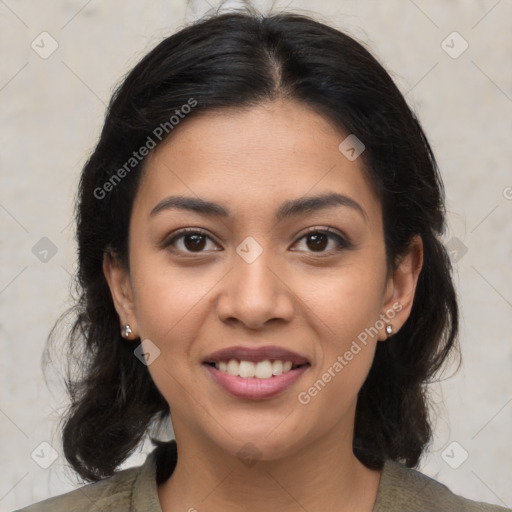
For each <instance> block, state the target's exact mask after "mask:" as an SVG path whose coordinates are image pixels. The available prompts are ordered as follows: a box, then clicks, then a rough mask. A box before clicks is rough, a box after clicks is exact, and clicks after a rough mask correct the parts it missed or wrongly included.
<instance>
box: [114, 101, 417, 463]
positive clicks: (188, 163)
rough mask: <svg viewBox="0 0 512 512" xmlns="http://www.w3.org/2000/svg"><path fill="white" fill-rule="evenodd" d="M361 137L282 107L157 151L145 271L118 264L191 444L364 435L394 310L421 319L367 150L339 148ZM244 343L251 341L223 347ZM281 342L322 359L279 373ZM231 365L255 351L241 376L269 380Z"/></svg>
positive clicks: (299, 108) (147, 186)
mask: <svg viewBox="0 0 512 512" xmlns="http://www.w3.org/2000/svg"><path fill="white" fill-rule="evenodd" d="M347 135H348V134H342V133H340V132H339V131H338V130H337V129H336V128H335V127H334V126H333V125H332V124H331V123H329V122H328V121H326V120H325V119H324V118H323V117H321V116H319V115H318V114H316V113H315V112H313V111H312V110H310V109H308V108H307V107H305V106H303V105H300V104H298V103H293V102H285V101H280V102H275V103H271V104H265V105H261V106H258V107H255V108H251V109H250V110H243V111H240V110H239V111H220V112H219V113H208V114H206V115H202V116H200V117H196V118H190V119H188V120H185V121H184V122H183V123H182V125H180V126H178V127H176V128H175V131H174V132H173V133H172V135H171V136H170V138H169V139H168V140H167V141H166V143H165V144H163V145H161V146H160V147H158V148H157V149H156V150H154V151H153V152H152V153H151V154H150V155H149V157H148V160H147V165H146V171H145V174H144V176H143V178H142V181H141V183H140V187H139V190H138V192H137V196H136V199H135V202H134V207H133V211H132V217H131V223H130V239H129V259H130V272H129V274H128V273H126V272H125V271H124V270H122V269H121V268H119V267H115V266H112V265H110V264H106V266H105V272H106V275H107V278H108V279H109V283H110V286H111V289H112V292H113V295H114V300H115V303H116V307H117V310H118V312H119V315H120V320H121V322H122V323H128V324H130V326H131V328H132V330H133V332H134V334H135V336H140V339H141V340H150V341H151V343H149V342H148V341H144V344H143V346H144V348H145V350H146V352H149V353H150V361H151V362H150V364H149V366H148V369H149V372H150V374H151V377H152V378H153V380H154V382H155V384H156V386H157V387H158V389H159V390H160V392H161V393H162V395H163V396H164V397H165V399H166V400H167V402H168V403H169V406H170V410H171V415H172V421H173V426H174V430H175V434H176V438H177V439H178V442H179V441H180V436H181V437H182V438H185V437H187V436H192V437H194V439H196V440H197V439H199V440H201V442H205V441H206V442H209V443H211V446H217V447H220V448H221V449H223V450H226V451H228V452H230V453H232V454H233V455H236V454H244V450H247V447H249V446H250V447H251V450H252V451H253V452H255V453H256V454H257V457H259V458H261V459H265V460H270V459H276V458H279V457H282V456H285V455H286V454H290V453H292V452H293V451H295V450H298V449H301V448H302V447H304V446H305V445H308V444H311V443H315V442H320V440H321V439H325V438H326V436H327V438H328V437H329V436H331V435H336V436H338V437H339V436H342V437H346V439H348V440H350V439H351V436H352V428H353V427H352V426H353V421H354V413H355V405H356V398H357V393H358V391H359V389H360V388H361V386H362V384H363V382H364V380H365V378H366V376H367V374H368V371H369V369H370V366H371V364H372V359H373V355H374V351H375V347H376V344H377V342H378V340H385V338H386V334H385V325H386V323H384V322H383V320H386V321H387V323H390V324H391V325H393V328H394V330H395V331H396V330H397V329H398V328H399V327H400V326H401V325H402V324H403V323H404V322H405V320H406V318H407V315H408V313H409V311H410V303H411V301H412V296H413V293H414V287H415V283H416V277H417V271H418V269H417V268H416V267H417V265H416V267H415V266H414V265H412V266H411V265H409V266H407V261H406V260H404V261H405V263H404V265H405V266H403V267H401V268H402V270H401V271H400V272H398V271H397V272H395V273H394V274H393V273H389V274H388V272H387V269H386V263H385V262H386V256H385V248H384V233H383V224H382V215H381V206H380V203H379V201H378V199H377V197H376V196H375V195H374V192H373V191H372V188H371V186H370V185H369V183H368V182H367V181H366V178H365V175H364V173H363V162H362V159H361V158H356V159H353V155H352V153H353V152H350V151H349V152H348V153H342V151H341V150H340V149H339V145H340V143H341V142H342V141H343V140H344V139H345V138H346V136H347ZM345 155H347V156H350V158H347V156H345ZM335 195H336V196H335ZM331 196H332V197H331ZM177 197H179V198H182V203H181V204H182V206H181V207H180V206H179V204H177V202H176V200H175V199H174V200H172V198H177ZM327 197H331V199H330V200H325V198H327ZM185 198H186V199H188V200H189V201H188V204H189V206H191V205H193V204H196V201H199V200H202V201H204V203H203V205H205V204H206V203H208V204H209V203H214V204H215V205H217V206H215V208H212V207H208V208H205V209H204V211H203V212H201V211H198V210H199V208H196V210H194V209H192V207H190V208H186V207H184V204H185V203H186V201H184V199H185ZM306 198H310V201H306ZM219 212H222V214H220V213H219ZM184 228H188V229H189V230H191V231H192V233H188V234H187V233H185V234H179V231H180V230H183V229H184ZM327 229H329V230H330V233H325V230H327ZM309 231H312V233H310V234H309V235H308V232H309ZM269 346H272V347H274V349H273V350H274V352H272V351H270V352H265V351H257V350H256V351H254V350H251V349H263V348H266V347H269ZM233 347H238V348H245V349H249V350H248V351H246V352H244V353H241V352H236V351H233V352H232V354H231V355H230V354H225V355H221V356H220V357H215V356H212V354H214V353H215V352H217V351H219V350H223V349H231V348H233ZM280 349H282V350H287V351H291V352H293V353H295V354H296V355H297V357H299V358H301V360H300V361H299V360H297V361H296V362H297V363H304V362H306V363H307V364H305V365H304V366H301V367H300V368H298V369H292V370H290V371H289V372H284V373H282V374H281V375H276V376H272V377H269V372H270V373H272V372H274V371H275V373H279V371H280V367H281V364H280V363H279V362H277V363H274V362H273V361H274V360H281V361H282V362H284V363H286V361H288V360H291V359H293V357H292V356H290V355H285V354H279V350H280ZM275 350H277V352H275ZM158 351H159V352H158ZM251 356H253V357H251ZM230 359H241V360H245V362H243V363H242V364H241V365H240V368H239V366H238V365H237V364H236V363H230V365H229V366H228V370H229V371H231V372H232V373H237V372H238V371H239V370H240V372H241V373H242V374H243V375H246V374H245V373H244V372H245V371H247V372H248V375H250V374H251V372H252V371H253V370H254V371H256V372H257V374H258V375H259V376H262V377H263V378H259V377H258V376H255V377H243V376H242V377H241V376H232V375H229V374H228V373H226V369H225V368H224V363H223V362H221V361H224V362H227V361H229V360H230ZM247 360H248V361H247ZM262 360H270V363H268V362H263V363H261V361H262ZM258 361H259V362H260V363H261V364H259V365H256V363H257V362H258ZM215 362H217V363H218V364H219V366H220V368H219V369H216V368H214V367H213V366H212V365H211V364H208V363H215ZM141 364H142V363H141ZM288 366H289V365H288ZM284 369H286V364H285V368H284ZM247 443H251V444H250V445H249V444H247Z"/></svg>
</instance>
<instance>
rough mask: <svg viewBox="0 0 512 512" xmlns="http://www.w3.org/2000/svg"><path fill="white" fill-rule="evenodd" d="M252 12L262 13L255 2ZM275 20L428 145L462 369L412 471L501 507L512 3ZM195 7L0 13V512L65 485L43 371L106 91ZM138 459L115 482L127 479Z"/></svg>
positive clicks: (510, 342)
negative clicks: (359, 46)
mask: <svg viewBox="0 0 512 512" xmlns="http://www.w3.org/2000/svg"><path fill="white" fill-rule="evenodd" d="M209 1H210V4H211V5H212V6H214V7H215V6H218V5H219V2H215V1H214V0H209ZM230 5H236V4H235V2H231V4H230ZM254 5H255V6H257V7H260V8H261V9H262V10H266V9H267V8H268V7H270V2H255V3H254ZM227 7H228V6H226V7H225V8H227ZM285 7H288V9H292V10H295V11H301V12H304V13H306V14H308V13H309V14H313V15H315V13H318V16H317V18H318V19H320V21H322V20H323V21H327V22H329V23H332V24H333V25H334V26H336V27H338V28H340V29H343V30H345V31H347V32H348V33H350V34H352V35H353V36H355V37H356V38H358V39H359V40H360V41H362V42H363V43H364V44H366V45H367V47H369V48H370V49H371V51H372V52H373V53H374V54H375V55H376V56H377V57H378V58H379V59H380V61H381V62H382V63H383V64H384V65H385V67H386V68H387V69H388V71H389V72H390V73H391V74H392V76H393V77H394V79H395V80H396V82H397V84H398V85H399V87H400V89H401V90H402V92H403V93H404V94H405V95H406V98H407V100H408V101H409V104H410V105H411V106H412V107H413V109H414V110H415V111H416V112H417V114H418V116H419V118H420V120H421V122H422V124H423V127H424V129H425V131H426V133H427V135H428V137H429V139H430V141H431V143H432V146H433V148H434V151H435V154H436V156H437V158H438V162H439V164H440V168H441V171H442V175H443V178H444V182H445V186H446V192H447V207H448V211H449V216H448V217H449V232H448V233H447V235H446V240H445V241H446V242H447V244H448V245H449V247H450V249H451V254H452V257H453V261H454V264H455V269H456V282H457V287H458V291H459V294H460V304H461V313H462V318H461V322H462V324H461V346H462V352H463V365H462V368H461V370H460V371H459V373H458V374H456V376H454V377H452V378H447V379H446V380H444V381H443V382H442V383H441V384H440V385H437V386H435V387H433V388H432V396H433V399H434V401H435V403H436V404H437V405H436V406H435V409H434V413H435V417H436V418H437V420H436V425H435V438H434V441H433V443H432V446H431V447H430V449H429V452H428V453H427V454H426V456H425V458H424V459H423V461H422V464H421V467H420V469H421V470H422V471H423V472H425V473H426V474H428V475H431V476H433V477H435V478H436V479H438V480H440V481H441V482H443V483H445V484H446V485H448V486H449V487H450V488H451V489H452V490H453V491H454V492H456V493H457V494H462V495H464V496H466V497H468V498H471V499H475V500H482V501H487V502H490V503H496V504H500V505H502V506H505V505H506V506H509V507H512V482H511V476H512V460H511V455H512V453H511V452H512V449H511V441H510V440H511V439H512V385H511V384H512V382H511V368H512V334H511V332H512V272H511V261H512V227H511V226H512V223H511V216H512V171H511V162H512V144H511V140H512V139H511V135H512V133H511V132H512V129H511V120H512V66H511V65H510V63H511V57H512V30H511V29H512V22H511V21H510V20H512V4H511V2H510V1H509V0H480V1H462V0H444V1H443V0H431V1H421V0H415V1H412V0H386V1H381V2H377V1H370V0H365V1H358V2H356V1H354V0H347V1H335V0H317V1H306V0H304V1H298V0H292V1H291V2H290V1H289V0H286V1H285V2H278V4H277V6H276V10H279V9H283V8H285ZM209 8H210V7H209V5H208V3H207V2H206V1H194V2H192V3H191V4H188V5H187V3H186V2H185V0H165V1H164V0H158V1H153V2H141V1H135V0H129V1H122V0H107V1H100V0H89V1H86V0H67V1H65V2H64V1H57V0H52V1H38V2H30V1H28V0H26V1H25V0H0V29H1V30H0V46H1V52H2V53H1V55H2V59H1V63H2V65H1V68H0V105H1V120H2V125H1V134H0V140H1V143H0V169H1V176H2V186H1V188H0V225H1V233H2V239H1V245H0V251H1V266H0V308H1V309H0V310H1V321H0V336H1V339H0V343H1V345H0V347H1V352H2V354H3V357H2V358H1V363H0V364H1V371H0V386H1V387H0V432H1V436H2V443H1V448H0V464H1V468H2V469H1V474H2V475H3V478H2V479H1V481H0V511H9V510H13V509H15V508H18V507H21V506H24V505H28V504H30V503H34V502H36V501H40V500H42V499H45V498H47V497H50V496H54V495H57V494H62V493H64V492H67V491H69V490H71V489H73V488H74V487H75V485H74V484H75V482H74V480H73V478H72V474H71V473H70V472H69V471H66V470H65V466H66V461H65V459H64V457H63V456H62V453H61V447H60V446H59V437H58V432H56V430H55V429H56V420H57V418H58V413H59V412H60V411H62V410H63V406H64V405H65V396H64V395H63V391H62V387H59V375H58V373H57V372H58V364H61V363H62V361H57V362H56V363H57V366H56V367H55V368H53V369H52V370H51V371H52V372H53V374H55V377H54V378H53V379H52V380H51V382H50V387H49V388H48V387H47V386H46V385H45V383H44V380H43V377H42V370H41V355H42V351H43V347H44V344H45V339H46V336H47V334H48V332H49V330H50V328H51V327H52V325H53V323H54V321H55V320H56V319H57V317H58V316H59V315H60V313H61V312H63V311H64V309H65V308H66V307H67V306H68V305H69V300H68V293H69V282H70V274H72V273H73V271H74V268H75V243H74V240H73V228H74V226H73V224H72V223H71V221H72V217H71V215H72V204H73V197H74V194H75V189H76V185H77V180H78V176H79V173H80V169H81V166H82V165H83V164H84V162H85V160H86V158H87V156H88V154H89V152H90V151H91V149H92V148H93V147H94V144H95V142H96V140H97V137H98V134H99V131H100V129H101V126H102V122H103V115H104V110H105V104H106V103H107V101H108V99H109V97H110V94H111V92H112V90H113V87H114V85H115V84H116V83H117V82H118V81H119V80H120V79H121V77H122V76H123V75H124V74H125V73H126V72H127V71H128V70H129V69H130V68H131V67H132V66H133V65H134V64H135V63H136V62H137V61H138V60H139V59H140V58H141V57H142V56H143V55H144V54H145V53H146V52H147V51H148V50H149V49H150V48H152V47H153V46H154V45H155V44H156V43H157V42H158V41H160V40H161V38H163V37H165V36H166V35H169V34H170V33H172V32H174V31H175V30H176V29H177V28H178V27H180V26H182V25H183V24H184V23H186V22H187V21H191V20H193V19H195V18H197V17H199V16H200V15H201V14H203V13H204V12H206V10H207V9H209ZM42 32H47V33H48V34H43V35H41V33H42ZM454 32H456V34H454ZM52 45H54V46H55V45H58V46H57V47H56V49H55V51H54V52H53V53H51V55H48V53H49V52H50V51H51V50H52V49H53V48H52ZM466 46H467V48H466ZM43 57H45V58H43ZM44 237H46V238H47V239H49V241H51V242H49V241H48V240H43V241H41V239H42V238H44ZM34 247H35V248H34ZM41 248H43V249H41ZM42 250H48V251H49V252H48V253H42ZM52 250H53V252H55V251H56V252H55V254H53V252H52ZM45 258H46V259H47V261H44V259H45ZM449 375H450V372H447V377H448V376H449ZM41 443H48V444H41ZM148 446H149V445H148V444H147V443H145V445H144V446H143V447H142V448H141V450H140V451H139V452H138V453H136V454H134V455H133V456H132V457H131V458H130V459H129V460H128V461H126V463H125V464H124V465H123V466H122V467H123V468H124V467H128V466H132V465H138V464H140V463H142V462H143V460H144V458H145V454H146V453H147V449H148ZM52 450H55V457H56V460H55V461H54V462H53V463H52V464H51V465H50V466H49V467H48V468H47V469H44V468H42V467H40V466H39V465H38V464H37V463H36V462H35V460H37V457H36V456H35V455H34V458H32V455H31V454H33V453H36V454H37V453H41V454H44V456H43V459H44V460H45V461H46V462H47V463H49V462H51V461H52V453H54V452H53V451H52ZM466 457H467V458H466ZM456 466H458V467H456Z"/></svg>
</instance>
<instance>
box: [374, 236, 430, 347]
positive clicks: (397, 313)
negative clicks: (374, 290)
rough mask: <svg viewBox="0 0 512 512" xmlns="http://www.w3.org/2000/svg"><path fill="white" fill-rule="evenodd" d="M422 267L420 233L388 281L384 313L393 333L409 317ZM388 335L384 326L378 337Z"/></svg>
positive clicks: (413, 238)
mask: <svg viewBox="0 0 512 512" xmlns="http://www.w3.org/2000/svg"><path fill="white" fill-rule="evenodd" d="M422 267H423V240H422V239H421V237H420V236H419V235H414V236H413V237H412V238H411V241H410V243H409V246H408V248H407V250H406V252H405V253H404V254H403V255H401V256H400V258H399V260H398V261H397V264H396V266H395V269H394V270H392V271H391V272H390V275H389V277H388V280H387V283H386V292H385V297H384V303H383V311H382V313H383V318H384V319H385V324H386V325H391V327H392V328H393V332H392V334H394V333H396V332H398V331H399V330H400V328H401V327H402V325H404V324H405V322H406V321H407V319H408V318H409V315H410V313H411V309H412V304H413V301H414V294H415V291H416V285H417V283H418V277H419V275H420V272H421V269H422ZM381 318H382V317H381ZM387 337H388V335H387V333H386V328H385V326H384V328H383V329H381V331H380V332H379V337H378V339H379V340H380V341H384V340H385V339H387Z"/></svg>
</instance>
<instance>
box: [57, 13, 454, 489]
mask: <svg viewBox="0 0 512 512" xmlns="http://www.w3.org/2000/svg"><path fill="white" fill-rule="evenodd" d="M191 98H194V101H195V102H196V106H195V107H194V108H193V109H192V111H191V112H190V113H189V114H187V118H192V117H193V116H195V115H197V114H198V113H201V114H202V113H205V112H208V111H213V110H218V109H223V108H235V109H236V108H241V107H250V106H253V105H254V106H255V105H258V104H260V103H262V102H266V101H272V100H275V99H277V98H284V99H289V100H293V101H296V102H301V103H302V104H305V105H308V106H309V107H310V108H312V109H314V110H315V111H316V112H318V113H319V114H321V115H322V116H324V117H326V118H328V119H329V120H331V121H333V122H334V123H336V125H337V126H339V127H340V129H341V130H343V132H345V133H351V134H355V135H356V136H357V137H358V138H359V139H360V140H361V141H362V142H363V143H364V144H365V146H366V149H365V151H364V153H363V155H362V158H363V161H364V163H365V169H366V172H367V175H368V177H369V179H370V181H371V183H372V184H373V186H374V187H375V190H376V191H377V192H378V195H379V199H380V202H381V205H382V214H383V220H384V233H385V246H386V254H387V259H388V264H389V265H394V264H395V262H396V261H397V258H399V257H400V255H401V254H403V253H404V251H405V250H406V248H407V246H408V243H409V242H410V240H411V238H412V236H414V235H416V234H418V235H420V236H421V238H422V240H423V248H424V265H423V268H422V271H421V273H420V276H419V281H418V284H417V289H416V294H415V298H414V303H413V307H412V311H411V314H410V316H409V318H408V320H407V321H406V323H405V324H404V325H403V327H402V328H401V329H400V330H399V332H397V333H396V334H394V335H392V336H391V337H390V338H389V339H388V340H387V341H386V342H385V343H379V344H378V346H377V350H376V354H375V358H374V362H373V366H372V368H371V370H370V372H369V375H368V377H367V379H366V381H365V383H364V385H363V386H362V388H361V390H360V393H359V397H358V402H357V411H356V420H355V435H354V441H353V449H354V453H355V455H356V456H357V457H358V458H359V459H360V460H361V462H362V463H364V464H365V465H366V466H368V467H371V468H379V467H381V466H382V464H383V461H384V460H385V459H386V458H390V459H393V460H397V461H400V462H403V463H405V464H406V465H408V466H410V467H413V466H416V465H417V464H418V461H419V459H420V456H421V454H422V453H423V451H424V449H425V447H426V446H427V444H428V442H429V440H430V438H431V425H430V421H429V414H428V402H427V399H426V394H425V389H426V388H425V386H426V385H427V384H428V383H429V382H430V381H431V380H432V378H433V377H434V375H435V374H436V372H437V370H438V369H439V368H440V366H441V364H442V363H443V362H444V360H445V359H446V358H447V356H448V354H449V353H450V351H451V349H452V348H453V347H455V345H456V340H457V330H458V307H457V301H456V294H455V290H454V286H453V282H452V277H451V267H450V261H449V258H448V256H447V252H446V250H445V248H444V246H443V244H442V243H441V240H440V236H441V235H442V234H443V232H444V229H445V209H444V191H443V185H442V181H441V179H440V176H439V172H438V168H437V164H436V162H435V159H434V156H433V154H432V151H431V148H430V146H429V143H428V141H427V139H426V137H425V134H424V132H423V130H422V128H421V126H420V124H419V122H418V120H417V119H416V116H415V115H414V113H413V112H412V111H411V109H410V108H409V107H408V105H407V103H406V101H405V99H404V97H403V96H402V94H401V93H400V92H399V90H398V88H397V87H396V85H395V84H394V83H393V81H392V79H391V78H390V76H389V75H388V73H387V72H386V71H385V70H384V68H383V67H382V66H381V65H380V64H379V63H378V62H377V60H376V59H375V58H374V57H373V56H372V55H371V54H370V53H369V51H367V50H366V49H365V48H364V47H363V46H362V45H361V44H360V43H358V42H356V41H355V40H354V39H353V38H351V37H349V36H348V35H346V34H344V33H343V32H341V31H339V30H336V29H334V28H332V27H329V26H328V25H327V24H324V23H322V22H319V21H315V20H313V19H312V18H310V17H308V16H305V15H302V14H296V13H291V12H289V13H278V14H273V15H268V16H263V15H261V14H259V13H257V12H253V11H252V10H250V11H247V12H232V13H225V14H216V15H209V16H207V17H204V18H203V19H201V20H199V21H196V22H195V23H192V24H190V25H188V26H186V27H184V28H182V29H181V30H179V31H178V32H177V33H175V34H173V35H171V36H170V37H167V38H166V39H164V40H163V41H162V42H161V43H159V44H158V45H157V46H156V47H155V48H154V49H153V50H152V51H150V52H149V53H148V54H147V55H146V56H145V57H144V58H143V59H142V60H141V61H140V62H139V63H138V64H137V65H136V66H135V67H134V68H133V70H132V71H131V72H130V73H129V74H128V75H127V76H126V77H125V79H124V80H123V82H122V83H121V85H120V86H119V87H118V88H117V89H116V91H115V93H114V94H113V97H112V99H111V101H110V103H109V106H108V109H107V112H106V117H105V122H104V126H103V129H102V132H101V136H100V139H99V141H98V143H97V145H96V147H95V149H94V151H93V152H92V155H91V156H90V158H89V160H88V161H87V163H86V164H85V166H84V168H83V172H82V175H81V180H80V186H79V191H78V199H77V204H76V220H77V242H78V272H77V279H76V292H77V294H78V295H77V300H76V305H75V307H74V308H73V309H72V310H71V313H72V314H73V315H74V316H73V324H72V327H71V329H70V332H69V335H68V337H67V343H68V345H67V346H68V363H69V364H68V372H67V377H66V387H67V391H68V394H69V397H70V406H69V409H68V410H67V413H66V416H65V418H63V421H64V427H63V429H62V438H63V439H62V442H63V448H64V454H65V457H66V459H67V460H68V462H69V463H70V464H71V466H72V467H73V469H74V470H75V471H76V472H77V473H78V474H79V475H80V476H81V477H82V478H84V479H85V480H88V481H95V480H99V479H101V478H104V477H108V476H110V475H112V474H113V473H114V472H115V470H116V468H117V467H118V466H119V465H120V464H121V463H122V462H123V461H125V460H126V459H127V457H128V456H129V455H131V454H132V453H133V451H134V450H135V448H136V447H137V446H138V445H139V443H140V442H141V441H142V440H143V438H144V435H145V434H146V433H147V432H148V430H149V429H150V427H152V426H155V425H157V424H159V423H160V422H162V421H163V420H166V419H167V418H168V416H169V406H168V404H167V402H166V401H165V399H164V398H163V396H162V395H161V394H160V392H159V391H158V389H157V388H156V386H155V384H154V383H153V381H152V378H151V376H150V373H149V371H148V369H147V367H146V366H145V365H144V364H142V363H141V362H140V361H139V360H138V359H137V358H136V357H135V356H134V345H131V344H130V343H128V342H127V341H126V340H124V339H123V338H122V337H121V334H120V328H119V326H120V323H119V317H118V315H117V313H116V310H115V308H114V305H113V301H112V297H111V293H110V290H109V288H108V285H107V282H106V280H105V277H104V274H103V270H102V262H103V257H104V254H105V253H106V252H108V251H109V250H112V252H113V253H115V255H116V256H117V257H118V258H119V259H120V260H121V261H122V263H123V264H124V265H126V268H128V269H129V259H128V252H127V240H128V227H129V220H130V214H131V209H132V204H133V201H134V197H135V194H136V192H137V186H138V183H139V180H140V176H141V173H142V171H143V168H144V162H145V159H141V161H140V162H137V163H136V165H135V164H134V165H133V168H132V167H130V168H129V171H127V172H125V173H122V174H123V179H122V181H120V182H119V183H117V182H115V178H114V176H115V175H116V174H117V176H118V177H119V169H121V168H123V166H125V167H124V168H125V170H127V168H126V162H128V161H129V159H130V158H131V157H132V156H133V152H134V151H136V150H137V149H138V148H140V147H142V146H144V145H145V144H146V143H147V141H148V137H150V136H152V134H153V138H154V133H155V132H154V130H155V129H156V128H157V127H158V126H162V125H165V123H167V125H165V126H167V127H169V119H170V118H171V116H173V115H174V114H175V112H176V110H179V109H181V107H182V106H183V105H185V104H187V103H188V104H190V103H189V102H190V99H191ZM184 122H186V120H185V121H184ZM169 129H170V128H169ZM173 129H176V130H179V129H180V127H179V125H178V126H176V127H174V128H173ZM163 140H165V138H163ZM158 143H160V141H158ZM132 163H133V162H132ZM113 180H114V181H113ZM107 182H110V183H114V185H115V186H112V187H107V188H108V191H106V188H105V187H104V185H105V183H107ZM98 190H102V191H103V192H101V193H99V192H98ZM104 192H105V193H104ZM99 196H101V197H99ZM54 331H55V327H54V330H52V333H51V334H50V340H51V339H52V335H53V333H54ZM151 440H152V441H153V442H154V443H155V444H158V443H157V440H154V439H153V438H151Z"/></svg>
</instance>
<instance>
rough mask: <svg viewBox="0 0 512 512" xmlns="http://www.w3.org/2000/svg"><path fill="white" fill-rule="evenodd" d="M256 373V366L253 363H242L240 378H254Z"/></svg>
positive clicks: (239, 371)
mask: <svg viewBox="0 0 512 512" xmlns="http://www.w3.org/2000/svg"><path fill="white" fill-rule="evenodd" d="M230 362H231V361H230ZM258 364H259V363H258ZM255 373H256V365H255V364H254V363H253V362H251V361H240V365H239V370H238V375H240V377H254V374H255Z"/></svg>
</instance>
